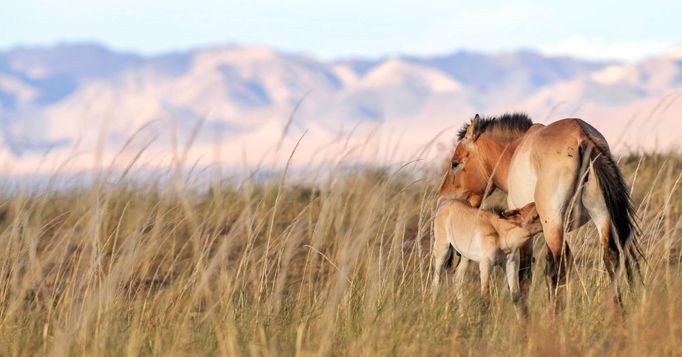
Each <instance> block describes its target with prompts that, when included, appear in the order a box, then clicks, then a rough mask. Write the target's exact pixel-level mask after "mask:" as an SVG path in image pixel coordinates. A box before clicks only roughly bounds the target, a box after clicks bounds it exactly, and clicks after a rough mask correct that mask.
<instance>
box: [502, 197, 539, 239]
mask: <svg viewBox="0 0 682 357" xmlns="http://www.w3.org/2000/svg"><path fill="white" fill-rule="evenodd" d="M500 216H501V217H502V218H504V219H506V220H508V221H510V222H513V223H515V224H518V225H519V226H520V227H521V228H523V229H525V230H527V231H528V233H529V234H530V235H533V234H535V233H539V232H541V231H542V223H541V222H540V215H539V214H538V210H537V209H536V208H535V203H534V202H531V203H529V204H527V205H525V206H523V207H521V208H519V209H513V210H509V211H504V212H502V213H501V214H500Z"/></svg>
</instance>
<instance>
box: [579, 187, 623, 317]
mask: <svg viewBox="0 0 682 357" xmlns="http://www.w3.org/2000/svg"><path fill="white" fill-rule="evenodd" d="M592 177H594V176H592ZM582 201H583V205H584V206H585V208H586V209H587V212H588V213H589V214H590V217H591V218H592V221H593V222H594V224H595V225H596V226H597V231H598V232H599V240H600V241H601V245H602V248H603V259H604V265H605V266H606V271H607V272H608V273H609V278H611V284H612V286H613V293H614V297H613V301H614V303H615V305H616V306H619V307H623V300H622V297H621V292H620V288H619V286H618V275H619V274H618V273H619V271H620V270H619V262H620V250H619V249H618V245H617V244H616V240H615V237H614V235H613V234H614V232H613V230H612V227H611V219H610V217H609V213H608V209H607V208H606V203H605V202H604V198H603V197H602V194H601V191H600V190H599V185H598V183H597V182H596V180H588V182H587V185H586V189H585V191H584V193H583V197H582Z"/></svg>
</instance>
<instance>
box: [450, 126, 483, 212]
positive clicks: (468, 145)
mask: <svg viewBox="0 0 682 357" xmlns="http://www.w3.org/2000/svg"><path fill="white" fill-rule="evenodd" d="M480 121H481V119H480V118H479V116H478V114H476V117H474V119H472V120H471V123H469V125H468V126H467V127H466V128H465V131H462V133H460V140H459V142H458V143H457V147H456V148H455V153H454V155H453V156H452V159H451V160H450V163H449V165H448V166H449V167H448V169H447V172H446V173H445V175H444V178H443V182H442V184H441V186H440V190H439V192H438V195H439V196H440V197H449V198H458V199H466V200H467V201H469V203H470V204H471V205H472V206H474V207H478V206H479V205H480V204H481V200H482V199H483V197H484V196H485V194H486V188H487V187H488V180H489V179H490V173H489V172H488V170H487V168H486V164H485V162H484V157H483V155H482V152H481V149H480V148H479V145H478V143H477V140H478V138H479V135H480V131H479V128H478V125H479V124H480Z"/></svg>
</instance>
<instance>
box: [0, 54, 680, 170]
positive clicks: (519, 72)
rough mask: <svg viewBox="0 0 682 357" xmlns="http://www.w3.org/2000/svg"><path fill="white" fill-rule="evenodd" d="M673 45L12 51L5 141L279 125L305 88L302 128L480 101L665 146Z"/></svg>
mask: <svg viewBox="0 0 682 357" xmlns="http://www.w3.org/2000/svg"><path fill="white" fill-rule="evenodd" d="M679 52H680V51H671V52H670V53H667V54H662V55H661V56H659V57H655V58H650V59H647V60H645V61H642V62H640V63H635V64H620V63H605V62H593V61H586V60H581V59H574V58H566V57H549V56H544V55H541V54H538V53H536V52H532V51H527V50H524V51H518V52H511V53H501V54H486V53H476V52H467V51H459V52H455V53H452V54H449V55H440V56H431V57H415V56H396V57H390V58H380V59H364V58H354V59H344V60H336V61H322V60H319V59H315V58H311V57H308V56H304V55H299V54H292V53H285V52H281V51H276V50H273V49H269V48H263V47H239V46H224V47H213V48H201V49H196V50H191V51H186V52H178V53H169V54H164V55H159V56H148V57H147V56H141V55H137V54H133V53H121V52H116V51H112V50H110V49H107V48H106V47H103V46H100V45H97V44H63V45H58V46H54V47H49V48H34V47H26V48H14V49H10V50H5V51H0V120H1V123H2V140H1V141H2V147H4V150H5V151H7V152H9V153H10V154H11V155H12V156H14V157H20V156H22V155H31V154H32V153H42V152H44V151H45V150H48V149H53V150H54V149H58V148H63V147H68V146H69V145H70V144H74V143H76V142H78V144H79V145H81V146H83V147H94V146H95V145H96V144H95V143H96V141H98V140H102V136H101V135H100V134H97V133H102V132H103V131H106V135H105V136H106V141H107V142H110V143H113V144H120V143H123V142H125V140H126V138H128V137H129V136H130V135H131V134H132V133H133V132H134V131H135V130H136V129H137V128H139V127H140V126H142V125H145V123H148V122H150V121H161V122H164V123H166V124H163V125H171V124H169V123H170V122H173V123H174V124H172V125H176V126H178V127H180V128H184V129H186V130H191V127H192V125H194V124H193V123H195V122H196V121H197V120H199V119H201V118H205V120H206V124H205V126H206V127H207V128H210V131H211V132H212V133H213V134H215V133H216V132H217V133H219V134H220V135H221V136H226V137H230V136H232V135H235V134H240V135H242V134H245V133H250V132H256V131H259V130H261V131H262V130H271V131H273V132H276V131H278V130H280V129H281V128H280V129H277V127H279V126H282V125H284V124H282V123H284V122H286V120H287V118H288V117H289V115H290V113H291V112H292V110H293V108H294V107H296V106H297V103H298V102H299V101H301V100H302V98H304V97H305V99H303V101H302V102H301V103H300V106H299V108H298V110H297V112H296V114H295V123H296V126H297V127H299V128H305V127H310V126H312V127H315V128H318V130H329V131H330V132H334V130H336V128H337V127H339V126H352V125H355V124H357V123H402V124H404V125H405V127H406V128H409V127H410V126H411V125H417V124H416V123H418V125H419V127H420V129H421V130H424V131H425V132H428V131H429V130H432V131H433V132H434V133H435V132H437V131H439V130H440V129H441V128H443V127H444V126H452V125H455V126H458V125H460V124H461V123H462V122H464V121H465V120H466V119H468V118H469V117H470V116H471V115H473V114H474V113H477V112H478V113H487V114H494V113H497V112H503V111H511V110H523V111H526V112H529V113H530V114H531V115H532V116H533V117H534V118H535V119H536V121H546V120H554V119H558V118H560V117H563V116H580V117H583V118H584V119H586V120H588V121H590V122H592V123H594V124H595V126H596V127H597V128H599V129H600V130H602V131H603V132H605V134H606V135H607V138H609V139H610V140H611V141H619V142H618V145H621V144H622V145H624V146H623V147H629V148H638V147H644V148H652V147H657V148H668V147H675V146H679V143H680V140H681V135H682V130H680V129H679V128H678V125H679V124H680V123H682V104H681V103H680V102H681V101H680V100H678V97H679V96H680V93H681V91H682V55H681V54H680V53H679ZM168 119H171V120H168ZM273 123H278V124H273ZM402 124H400V125H402ZM163 125H161V126H163ZM273 125H275V126H274V127H273ZM396 125H398V124H396ZM626 126H627V127H628V128H635V129H634V130H630V131H628V130H626V129H627V128H626ZM103 128H104V129H103ZM263 128H270V129H263ZM427 128H428V129H427ZM673 128H674V129H673ZM408 130H409V129H408ZM202 135H203V134H202ZM203 139H206V140H208V139H207V137H204V136H200V137H199V140H203ZM621 141H622V143H621Z"/></svg>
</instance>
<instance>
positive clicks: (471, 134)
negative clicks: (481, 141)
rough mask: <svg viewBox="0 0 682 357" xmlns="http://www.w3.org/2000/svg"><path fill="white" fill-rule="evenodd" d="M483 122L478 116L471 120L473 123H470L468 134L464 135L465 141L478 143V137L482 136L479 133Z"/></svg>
mask: <svg viewBox="0 0 682 357" xmlns="http://www.w3.org/2000/svg"><path fill="white" fill-rule="evenodd" d="M480 122H481V117H479V116H478V114H476V116H475V117H474V118H473V119H471V123H469V127H467V132H466V134H465V135H464V139H465V140H467V141H470V142H472V143H473V142H474V141H476V139H478V136H479V135H480V132H479V131H478V124H479V123H480Z"/></svg>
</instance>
